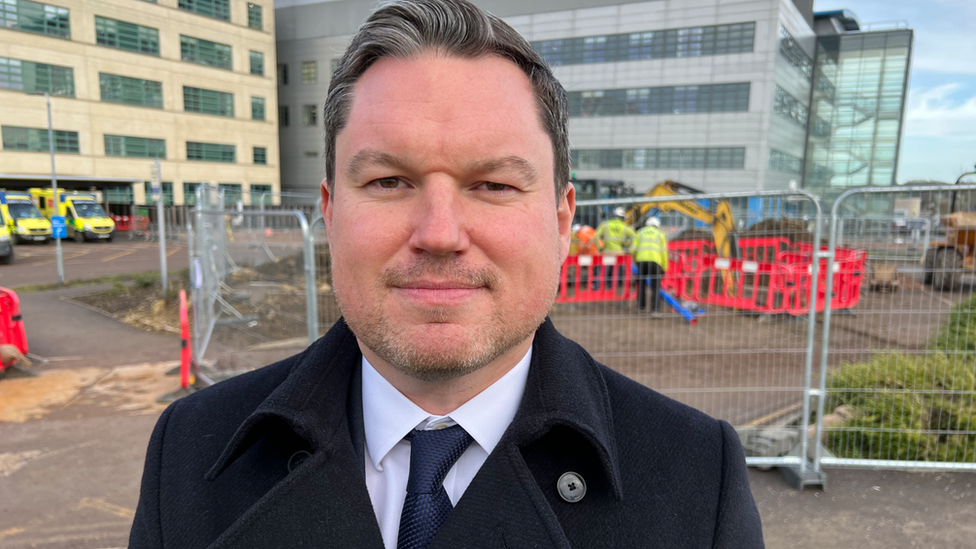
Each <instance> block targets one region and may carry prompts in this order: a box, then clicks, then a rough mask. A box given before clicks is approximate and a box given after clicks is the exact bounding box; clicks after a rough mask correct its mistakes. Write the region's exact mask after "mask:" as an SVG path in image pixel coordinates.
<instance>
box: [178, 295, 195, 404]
mask: <svg viewBox="0 0 976 549" xmlns="http://www.w3.org/2000/svg"><path fill="white" fill-rule="evenodd" d="M180 339H181V342H180V343H181V345H182V348H181V349H180V387H181V388H183V389H187V388H189V387H190V385H193V383H195V381H196V380H194V379H193V374H192V373H191V372H190V363H191V362H192V361H193V349H192V348H191V347H190V316H189V314H188V313H187V310H186V290H180Z"/></svg>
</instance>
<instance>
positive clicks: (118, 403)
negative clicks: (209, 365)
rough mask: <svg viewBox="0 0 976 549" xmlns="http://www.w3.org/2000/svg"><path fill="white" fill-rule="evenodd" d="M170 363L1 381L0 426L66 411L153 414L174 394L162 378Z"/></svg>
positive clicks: (173, 385) (170, 380)
mask: <svg viewBox="0 0 976 549" xmlns="http://www.w3.org/2000/svg"><path fill="white" fill-rule="evenodd" d="M173 366H174V363H172V362H162V363H154V364H139V365H135V366H123V367H120V368H115V369H109V368H77V369H70V370H49V371H45V372H41V374H40V376H39V377H32V378H19V379H18V378H15V379H4V380H2V381H0V422H8V423H23V422H25V421H30V420H34V419H40V418H42V417H44V416H47V415H48V414H51V413H52V412H55V411H57V410H61V409H64V408H67V407H70V406H78V405H88V406H92V405H94V406H97V407H101V408H109V409H111V410H113V411H117V412H122V413H129V414H133V415H134V414H155V413H159V412H160V411H162V410H163V409H164V408H165V407H166V405H165V404H159V403H157V402H156V397H158V396H160V395H163V394H165V393H168V392H170V391H174V390H176V389H178V388H179V385H180V380H179V377H178V376H170V377H167V376H166V375H165V374H166V372H167V371H168V370H170V369H171V368H172V367H173Z"/></svg>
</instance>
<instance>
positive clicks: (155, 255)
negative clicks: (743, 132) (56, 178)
mask: <svg viewBox="0 0 976 549" xmlns="http://www.w3.org/2000/svg"><path fill="white" fill-rule="evenodd" d="M120 235H121V236H117V237H116V238H115V240H114V241H113V242H83V243H78V242H74V241H71V240H66V241H63V242H62V244H61V251H62V257H63V261H64V278H65V281H66V282H70V281H72V280H84V279H88V278H95V277H98V276H105V275H112V274H119V273H137V272H143V271H152V270H158V269H159V244H158V243H155V242H145V241H139V240H129V239H128V238H127V237H126V236H125V235H126V233H120ZM166 244H167V246H166V255H167V260H166V263H167V265H166V266H167V269H169V270H176V269H185V268H186V267H187V266H188V265H189V257H188V255H187V249H186V244H185V243H183V242H167V243H166ZM14 253H15V256H16V259H15V261H14V264H13V265H0V286H5V287H7V288H17V287H18V286H24V285H28V284H45V283H54V282H57V281H58V269H57V263H56V257H55V245H54V244H33V243H31V244H19V245H17V246H16V247H15V248H14Z"/></svg>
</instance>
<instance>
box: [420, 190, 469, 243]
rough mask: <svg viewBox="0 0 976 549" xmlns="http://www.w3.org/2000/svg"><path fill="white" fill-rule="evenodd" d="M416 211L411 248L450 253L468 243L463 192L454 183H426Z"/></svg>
mask: <svg viewBox="0 0 976 549" xmlns="http://www.w3.org/2000/svg"><path fill="white" fill-rule="evenodd" d="M418 202H419V206H418V208H417V209H416V211H415V212H414V215H415V219H414V224H413V225H414V229H413V233H412V234H411V235H410V248H411V249H412V250H414V251H416V252H426V253H430V254H433V255H449V254H456V253H460V252H463V251H464V250H465V249H467V247H468V245H469V243H470V242H469V240H468V233H467V229H466V227H465V220H464V215H463V212H462V209H463V207H462V206H463V205H462V202H463V200H462V197H461V191H460V189H459V188H458V186H457V184H456V183H454V182H435V183H429V184H425V185H424V186H423V188H422V191H421V195H420V197H419V201H418Z"/></svg>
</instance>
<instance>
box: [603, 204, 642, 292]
mask: <svg viewBox="0 0 976 549" xmlns="http://www.w3.org/2000/svg"><path fill="white" fill-rule="evenodd" d="M626 215H627V212H626V211H625V210H624V209H623V208H621V207H619V206H618V207H617V208H614V210H613V217H611V218H610V219H607V220H604V221H603V223H600V224H599V225H597V228H596V238H597V242H599V247H600V253H602V254H603V255H604V256H608V255H609V256H621V255H625V254H626V253H627V250H628V249H629V248H630V244H631V242H633V240H634V237H635V236H637V233H635V232H634V229H631V228H630V226H629V225H627V224H626V223H625V222H624V216H626ZM604 263H606V260H604ZM614 271H616V272H617V278H618V279H622V278H623V276H622V272H623V271H622V270H621V269H620V268H615V264H610V265H607V266H605V267H603V273H604V276H603V289H604V290H609V289H611V288H612V287H613V286H612V285H611V284H612V281H613V273H614Z"/></svg>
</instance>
